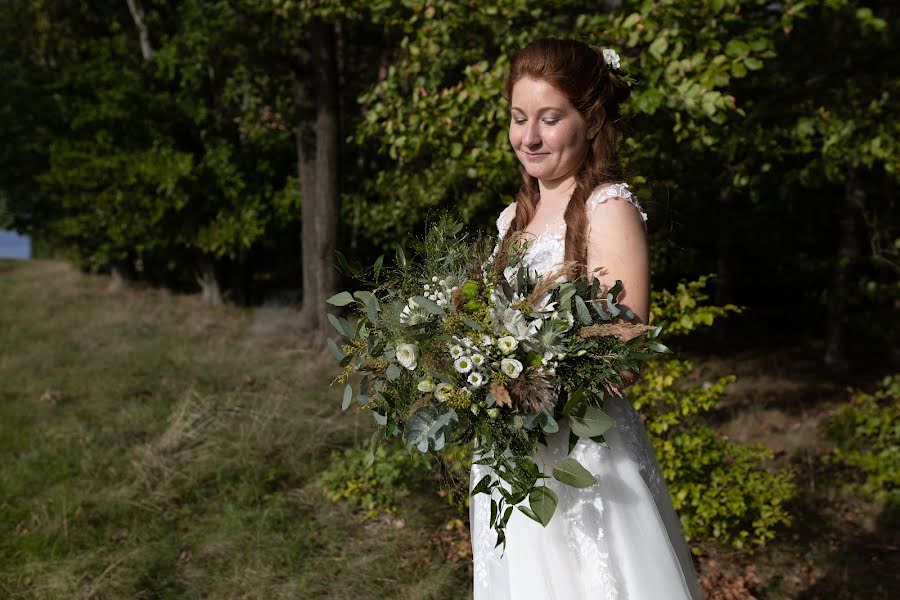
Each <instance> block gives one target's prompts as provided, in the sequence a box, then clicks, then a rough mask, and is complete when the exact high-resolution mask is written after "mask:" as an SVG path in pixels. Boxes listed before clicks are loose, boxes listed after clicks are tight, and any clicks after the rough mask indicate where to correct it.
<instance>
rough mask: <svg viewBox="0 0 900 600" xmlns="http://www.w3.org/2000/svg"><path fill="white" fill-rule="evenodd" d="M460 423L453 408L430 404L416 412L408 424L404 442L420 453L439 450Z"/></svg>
mask: <svg viewBox="0 0 900 600" xmlns="http://www.w3.org/2000/svg"><path fill="white" fill-rule="evenodd" d="M458 421H459V416H458V415H457V414H456V411H455V410H453V409H452V408H446V409H445V408H444V407H438V406H435V405H433V404H429V405H428V406H426V407H424V408H422V409H420V410H418V411H416V413H415V414H414V415H413V416H412V417H410V418H409V420H408V421H407V422H406V430H405V431H404V434H403V436H404V441H405V442H406V445H407V447H409V448H412V447H413V446H415V447H416V448H418V449H419V452H428V450H429V449H434V450H438V449H440V447H441V446H443V444H444V441H445V439H446V437H447V435H448V434H449V433H450V431H451V430H452V428H453V425H454V424H455V423H457V422H458Z"/></svg>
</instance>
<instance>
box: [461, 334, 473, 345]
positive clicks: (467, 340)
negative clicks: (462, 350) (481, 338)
mask: <svg viewBox="0 0 900 600" xmlns="http://www.w3.org/2000/svg"><path fill="white" fill-rule="evenodd" d="M462 344H463V346H465V347H466V348H471V347H472V338H470V337H468V336H467V337H464V338H463V339H462Z"/></svg>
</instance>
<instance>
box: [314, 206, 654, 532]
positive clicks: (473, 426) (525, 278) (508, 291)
mask: <svg viewBox="0 0 900 600" xmlns="http://www.w3.org/2000/svg"><path fill="white" fill-rule="evenodd" d="M415 249H416V251H417V254H416V255H415V257H414V258H413V259H411V260H407V257H406V255H405V254H404V253H403V252H402V251H401V250H399V249H398V250H397V255H396V264H395V266H393V267H385V265H384V260H383V257H379V258H378V259H377V260H376V261H375V264H374V266H373V267H372V268H371V269H370V271H369V273H370V279H368V280H367V283H368V284H369V285H370V287H371V289H370V290H361V291H356V292H353V293H350V292H341V293H339V294H336V295H335V296H333V297H332V298H330V299H329V303H331V304H332V305H334V306H349V307H351V309H352V310H353V312H354V313H355V316H356V317H357V320H356V322H355V324H351V323H350V321H348V320H347V319H344V318H342V317H338V316H334V315H330V317H329V318H330V320H331V323H332V325H333V326H334V327H335V329H336V330H337V331H338V333H340V334H341V335H342V336H344V337H345V338H346V342H345V343H343V344H342V345H341V346H338V344H336V343H335V342H334V341H332V340H329V348H330V349H331V351H332V353H333V354H334V356H335V358H336V359H337V360H338V361H339V362H340V364H341V366H342V367H343V368H344V370H343V372H342V374H341V375H340V376H339V377H338V378H337V379H336V381H339V382H340V383H343V384H345V387H344V393H343V409H344V410H346V409H348V408H349V407H350V406H351V405H352V404H354V403H355V404H356V405H357V406H359V407H360V408H362V409H365V410H371V411H372V415H373V418H374V419H375V421H376V423H377V424H378V425H379V426H380V427H379V428H378V429H377V430H376V432H375V435H374V436H373V438H372V447H373V451H374V448H375V447H376V446H377V444H378V442H379V441H380V440H381V439H382V438H383V437H393V436H399V437H402V439H403V440H404V441H405V443H406V445H407V446H408V447H409V448H417V449H418V450H419V451H421V452H423V453H437V452H440V451H441V450H443V449H444V448H445V447H448V446H449V445H461V444H469V443H474V457H475V460H474V462H475V463H476V464H480V465H487V466H490V467H491V471H490V474H488V475H485V476H484V477H483V478H482V479H481V480H480V481H478V482H477V483H476V484H475V485H474V487H473V489H472V491H471V494H472V495H474V494H477V493H486V494H490V495H491V496H492V500H491V501H492V511H491V525H492V527H494V528H495V530H496V531H497V534H498V539H497V543H498V545H499V544H505V535H504V528H505V525H506V523H507V522H508V520H509V518H510V516H511V515H512V512H513V508H514V507H517V508H518V509H519V510H520V511H521V512H523V513H524V514H526V515H527V516H529V517H530V518H532V519H534V520H535V521H537V522H539V523H541V524H543V525H546V524H547V523H548V522H549V521H550V519H551V518H552V516H553V513H554V512H555V509H556V504H557V497H556V494H555V493H554V491H553V490H552V489H551V488H549V487H547V486H545V485H541V484H540V481H541V480H542V479H545V478H549V477H553V478H555V479H556V480H558V481H560V482H562V483H564V484H566V485H570V486H574V487H589V486H591V485H594V484H596V483H597V481H596V479H595V478H594V476H593V475H592V474H591V473H590V472H588V471H587V469H585V468H584V467H583V466H582V465H581V464H579V463H578V461H576V460H575V459H574V458H571V457H570V458H566V459H564V460H563V461H561V463H560V464H558V465H555V466H553V469H552V472H550V473H547V472H543V471H541V470H540V469H539V468H538V466H537V465H536V464H535V463H534V461H533V460H532V457H533V456H534V455H535V453H536V450H537V445H538V444H540V443H545V442H546V435H547V434H552V433H555V432H557V431H559V425H558V419H559V418H561V417H567V418H568V419H569V422H570V425H571V428H570V429H571V434H570V448H571V447H572V446H574V445H575V443H577V441H578V439H579V438H590V439H592V440H595V441H598V442H601V443H603V437H602V436H603V433H604V432H605V431H607V430H608V429H609V428H610V427H612V426H613V421H612V419H611V418H610V417H609V416H608V415H606V414H605V413H604V412H603V411H602V410H601V406H602V401H603V399H604V397H605V396H606V395H607V394H618V393H620V391H621V389H622V387H623V385H624V382H623V379H622V376H621V372H623V371H625V370H631V371H637V370H639V368H640V365H641V363H642V362H643V361H645V360H647V359H649V358H652V357H653V356H654V355H655V354H656V353H659V352H666V351H667V348H666V347H665V346H664V345H663V344H661V343H659V342H658V341H656V339H655V338H656V337H657V336H658V334H659V332H660V330H661V326H657V327H651V326H648V325H641V324H638V323H632V322H630V321H631V320H633V318H634V314H633V313H632V312H631V311H630V310H628V309H625V308H622V307H619V306H618V305H617V304H616V301H615V299H616V297H617V296H618V294H619V292H620V291H621V289H622V286H621V282H616V285H615V286H614V287H613V288H612V289H610V290H605V291H604V292H603V293H601V290H600V283H599V281H598V280H596V279H594V280H593V281H592V282H590V283H588V282H587V281H586V280H584V279H578V280H574V281H567V280H566V276H567V274H568V270H567V269H565V268H563V269H560V270H559V271H557V272H555V273H548V274H538V273H535V272H533V271H530V270H529V269H528V268H527V266H525V265H524V263H523V262H522V256H523V253H524V247H523V246H522V245H521V244H511V245H510V246H509V248H508V249H501V245H500V243H499V240H497V239H496V237H493V236H492V237H485V238H478V239H476V240H469V239H467V236H466V235H465V234H464V233H462V225H461V224H460V223H458V222H456V221H454V220H451V219H448V218H443V219H441V220H440V221H439V222H438V224H437V225H436V226H434V227H433V228H432V229H431V230H430V231H429V233H428V234H427V235H426V237H425V239H424V240H422V241H420V242H417V243H416V244H415ZM492 249H493V250H492ZM354 373H358V374H359V376H360V378H359V383H358V384H357V385H356V386H354V385H353V384H352V383H350V380H351V379H350V378H351V375H353V374H354ZM526 499H527V500H528V503H527V505H525V504H523V502H524V501H525V500H526Z"/></svg>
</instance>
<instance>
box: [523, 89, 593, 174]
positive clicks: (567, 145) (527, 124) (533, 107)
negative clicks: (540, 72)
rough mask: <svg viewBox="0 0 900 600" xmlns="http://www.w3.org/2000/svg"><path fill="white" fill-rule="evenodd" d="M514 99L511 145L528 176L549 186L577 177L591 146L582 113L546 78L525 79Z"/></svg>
mask: <svg viewBox="0 0 900 600" xmlns="http://www.w3.org/2000/svg"><path fill="white" fill-rule="evenodd" d="M510 100H511V102H510V121H509V143H510V144H512V147H513V149H514V150H515V151H516V156H517V157H518V158H519V161H520V162H521V163H522V164H523V165H524V166H525V170H526V171H527V172H528V174H529V175H531V176H532V177H536V178H537V179H539V180H540V181H541V182H542V183H545V184H549V183H553V182H561V181H563V180H564V179H566V178H567V177H570V176H573V175H574V174H575V172H576V171H577V170H578V167H579V166H580V165H581V162H582V160H584V157H585V154H586V153H587V146H588V143H589V140H588V138H587V135H588V131H587V123H586V122H585V120H584V117H582V116H581V113H579V112H578V110H576V109H575V107H574V106H572V103H571V102H569V99H568V98H567V97H566V96H565V95H564V94H563V93H562V92H560V91H559V90H557V89H556V88H555V87H553V86H552V85H550V84H549V83H547V82H546V81H544V80H542V79H532V78H531V77H523V78H522V79H520V80H519V81H517V82H516V84H515V85H514V86H513V89H512V98H511V99H510Z"/></svg>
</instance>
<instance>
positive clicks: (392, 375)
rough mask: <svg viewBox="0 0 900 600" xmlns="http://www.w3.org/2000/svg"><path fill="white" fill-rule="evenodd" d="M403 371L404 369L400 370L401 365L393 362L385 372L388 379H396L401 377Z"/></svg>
mask: <svg viewBox="0 0 900 600" xmlns="http://www.w3.org/2000/svg"><path fill="white" fill-rule="evenodd" d="M402 372H403V371H401V370H400V367H398V366H397V365H395V364H393V363H392V364H390V365H388V368H387V372H386V373H385V374H386V375H387V378H388V381H394V380H395V379H397V378H398V377H400V374H401V373H402Z"/></svg>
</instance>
